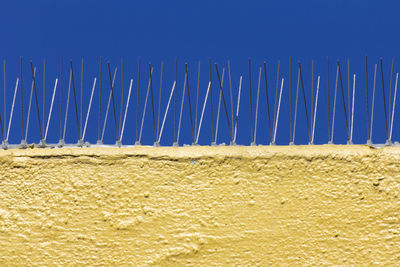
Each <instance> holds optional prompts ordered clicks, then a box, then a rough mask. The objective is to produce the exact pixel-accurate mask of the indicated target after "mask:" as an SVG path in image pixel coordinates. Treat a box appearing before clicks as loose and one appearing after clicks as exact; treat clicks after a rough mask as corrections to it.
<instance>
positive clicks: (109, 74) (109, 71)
mask: <svg viewBox="0 0 400 267" xmlns="http://www.w3.org/2000/svg"><path fill="white" fill-rule="evenodd" d="M107 67H108V77H109V78H110V87H111V88H110V94H111V99H112V106H113V111H114V112H113V113H114V124H115V138H118V137H119V136H118V125H117V113H116V112H115V98H114V81H115V75H116V71H117V69H116V68H115V72H114V77H113V79H112V80H111V67H110V62H107ZM102 141H103V139H102Z"/></svg>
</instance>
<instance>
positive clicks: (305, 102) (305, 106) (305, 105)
mask: <svg viewBox="0 0 400 267" xmlns="http://www.w3.org/2000/svg"><path fill="white" fill-rule="evenodd" d="M299 69H300V81H301V89H302V91H303V101H304V110H305V112H306V120H307V132H308V142H309V143H310V141H311V134H310V124H309V122H308V112H307V101H306V93H305V91H304V84H303V75H302V74H301V63H300V62H299Z"/></svg>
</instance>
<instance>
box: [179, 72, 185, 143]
mask: <svg viewBox="0 0 400 267" xmlns="http://www.w3.org/2000/svg"><path fill="white" fill-rule="evenodd" d="M186 79H187V76H186V75H185V81H184V83H183V92H182V100H181V112H180V113H179V122H178V133H177V134H178V136H177V137H176V145H178V146H179V137H180V133H181V123H182V112H183V104H184V102H185V91H186Z"/></svg>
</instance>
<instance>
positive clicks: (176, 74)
mask: <svg viewBox="0 0 400 267" xmlns="http://www.w3.org/2000/svg"><path fill="white" fill-rule="evenodd" d="M177 76H178V60H177V59H175V86H176V84H177ZM176 91H177V90H174V144H175V143H176V138H177V132H176V98H177V97H176Z"/></svg>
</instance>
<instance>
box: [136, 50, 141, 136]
mask: <svg viewBox="0 0 400 267" xmlns="http://www.w3.org/2000/svg"><path fill="white" fill-rule="evenodd" d="M139 92H140V57H139V62H138V82H137V98H136V142H138V141H139V135H138V130H139V103H140V102H139Z"/></svg>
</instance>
